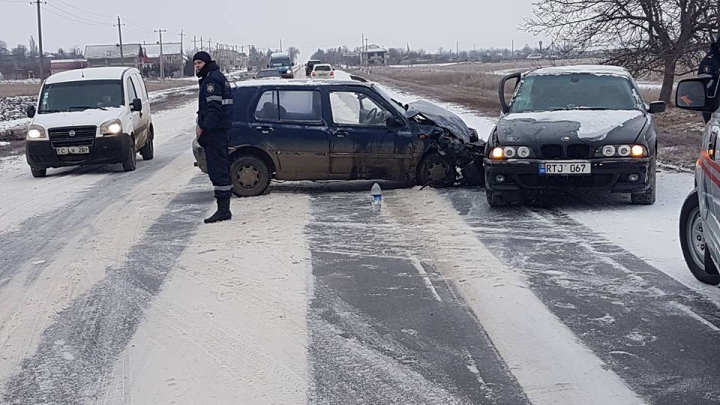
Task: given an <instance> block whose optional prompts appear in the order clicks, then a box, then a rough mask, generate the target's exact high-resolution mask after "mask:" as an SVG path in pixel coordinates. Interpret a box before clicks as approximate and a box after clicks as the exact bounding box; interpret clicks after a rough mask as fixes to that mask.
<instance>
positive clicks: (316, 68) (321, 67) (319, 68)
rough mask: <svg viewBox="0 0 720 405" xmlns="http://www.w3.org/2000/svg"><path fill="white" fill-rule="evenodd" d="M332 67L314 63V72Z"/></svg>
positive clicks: (326, 70) (325, 70)
mask: <svg viewBox="0 0 720 405" xmlns="http://www.w3.org/2000/svg"><path fill="white" fill-rule="evenodd" d="M331 70H332V69H331V68H330V66H328V65H315V71H316V72H329V71H331Z"/></svg>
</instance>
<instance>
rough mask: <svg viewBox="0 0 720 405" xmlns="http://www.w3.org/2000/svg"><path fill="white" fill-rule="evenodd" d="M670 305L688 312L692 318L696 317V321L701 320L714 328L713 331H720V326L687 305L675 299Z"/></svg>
mask: <svg viewBox="0 0 720 405" xmlns="http://www.w3.org/2000/svg"><path fill="white" fill-rule="evenodd" d="M670 305H672V306H674V307H675V308H677V309H679V310H680V311H682V312H683V313H685V314H687V315H688V316H690V317H691V318H693V319H695V320H696V321H698V322H700V323H701V324H703V325H705V326H707V327H708V328H710V329H712V330H713V332H720V328H718V327H717V326H715V325H714V324H713V323H711V322H710V321H708V320H707V319H705V318H703V317H702V316H700V315H698V314H697V313H696V312H694V311H693V310H692V309H690V308H688V307H686V306H685V305H683V304H681V303H679V302H675V301H673V302H671V303H670Z"/></svg>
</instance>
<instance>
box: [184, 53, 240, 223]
mask: <svg viewBox="0 0 720 405" xmlns="http://www.w3.org/2000/svg"><path fill="white" fill-rule="evenodd" d="M193 64H194V65H195V71H196V72H197V76H198V77H199V78H200V100H199V109H198V117H197V118H198V119H197V124H198V125H197V132H196V135H197V138H198V143H199V144H200V146H202V147H203V148H204V149H205V157H206V159H207V169H208V174H209V175H210V181H212V184H213V186H215V198H216V199H217V206H218V208H217V212H215V214H213V215H212V216H211V217H210V218H207V219H206V220H205V223H206V224H210V223H213V222H219V221H227V220H229V219H231V218H232V213H231V212H230V197H231V196H232V182H231V181H230V163H229V161H228V144H229V142H230V137H229V130H230V125H231V123H232V101H233V99H232V92H231V90H230V83H228V81H227V79H226V78H225V75H223V74H222V72H220V68H219V67H218V65H217V64H216V63H215V62H214V61H213V60H212V58H211V56H210V54H209V53H207V52H203V51H201V52H198V53H196V54H195V56H193Z"/></svg>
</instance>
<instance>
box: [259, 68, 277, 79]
mask: <svg viewBox="0 0 720 405" xmlns="http://www.w3.org/2000/svg"><path fill="white" fill-rule="evenodd" d="M280 76H281V75H280V72H279V71H277V70H263V71H262V72H258V74H257V75H256V77H258V78H260V79H261V78H263V77H280Z"/></svg>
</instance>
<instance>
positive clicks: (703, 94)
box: [651, 77, 717, 112]
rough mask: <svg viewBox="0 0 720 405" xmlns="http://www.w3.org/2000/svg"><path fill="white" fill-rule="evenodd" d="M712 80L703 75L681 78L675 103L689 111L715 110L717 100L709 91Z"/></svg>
mask: <svg viewBox="0 0 720 405" xmlns="http://www.w3.org/2000/svg"><path fill="white" fill-rule="evenodd" d="M710 80H711V79H710V78H702V77H698V78H692V79H685V80H681V81H680V83H678V86H677V91H676V92H675V105H676V106H677V107H678V108H680V109H683V110H689V111H701V112H713V111H715V108H716V105H717V101H716V100H715V99H711V98H709V97H708V91H707V89H708V83H709V82H710ZM651 112H652V111H651Z"/></svg>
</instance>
